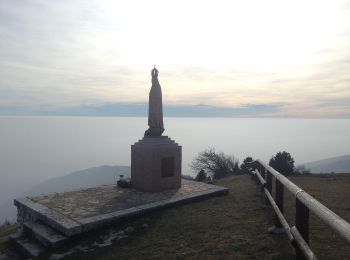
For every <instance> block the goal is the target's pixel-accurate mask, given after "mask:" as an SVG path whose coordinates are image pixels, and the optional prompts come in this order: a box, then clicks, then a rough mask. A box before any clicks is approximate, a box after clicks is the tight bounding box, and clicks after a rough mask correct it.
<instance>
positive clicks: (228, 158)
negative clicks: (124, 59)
mask: <svg viewBox="0 0 350 260" xmlns="http://www.w3.org/2000/svg"><path fill="white" fill-rule="evenodd" d="M190 167H191V168H192V169H193V170H194V171H201V170H203V171H206V172H207V173H208V174H209V175H210V176H211V178H212V179H219V178H222V177H225V176H228V175H233V174H239V173H240V171H239V167H238V161H237V160H236V159H235V158H234V157H233V156H232V155H226V154H224V153H217V152H215V150H214V148H209V149H207V150H204V151H203V152H200V153H199V154H198V155H197V157H196V158H195V159H194V160H193V161H192V163H191V164H190Z"/></svg>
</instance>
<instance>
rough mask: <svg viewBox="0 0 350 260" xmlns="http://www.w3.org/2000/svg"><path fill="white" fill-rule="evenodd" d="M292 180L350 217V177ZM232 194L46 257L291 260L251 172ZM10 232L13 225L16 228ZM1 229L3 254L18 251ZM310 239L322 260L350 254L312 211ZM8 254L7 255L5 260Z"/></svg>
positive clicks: (289, 206)
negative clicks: (272, 228)
mask: <svg viewBox="0 0 350 260" xmlns="http://www.w3.org/2000/svg"><path fill="white" fill-rule="evenodd" d="M291 180H292V181H293V182H295V183H296V184H297V185H300V186H301V187H302V188H303V189H305V190H307V191H308V192H309V193H310V194H311V195H312V196H314V197H315V198H317V199H318V200H319V201H320V202H321V203H324V204H325V205H326V206H327V207H329V208H330V209H331V210H334V211H335V212H336V213H337V214H339V215H340V216H341V217H343V218H344V219H345V220H347V221H350V212H349V210H348V209H349V208H350V201H349V200H348V198H349V196H350V189H348V187H349V185H350V175H347V174H345V175H344V174H332V175H324V174H323V175H311V176H301V177H292V178H291ZM217 184H218V185H222V186H226V187H228V188H229V189H230V193H229V195H228V196H223V197H216V198H211V199H207V200H202V201H199V202H196V203H191V204H188V205H183V206H178V207H175V208H171V209H167V210H163V211H159V212H154V213H150V214H148V215H145V216H142V217H140V218H137V219H130V220H128V221H127V222H124V223H120V224H119V225H115V226H114V227H112V228H109V229H105V230H101V231H98V232H94V233H90V234H88V235H86V236H84V238H83V239H82V240H79V241H76V242H74V243H72V244H70V245H69V246H66V247H61V248H58V249H55V250H54V251H51V252H47V254H46V255H44V256H43V257H42V258H41V259H47V258H49V257H52V258H53V259H55V258H59V257H63V258H64V259H107V260H108V259H183V258H186V259H188V258H189V259H267V260H270V259H294V249H293V248H292V247H291V246H290V244H289V242H288V241H287V239H286V238H285V236H284V235H271V234H269V233H268V232H267V229H268V228H269V227H270V226H272V225H273V224H274V213H273V210H272V209H271V208H268V207H265V206H264V203H263V201H264V200H263V197H262V195H261V193H260V192H259V188H258V186H257V185H256V183H255V182H254V181H253V180H252V179H251V178H250V177H249V176H247V175H243V176H234V177H229V178H225V179H222V180H220V181H218V182H217ZM294 205H295V200H294V198H293V197H292V196H291V195H290V193H289V192H288V191H287V190H286V191H285V215H286V218H287V220H288V222H289V223H290V224H292V225H293V224H294V217H295V208H294ZM10 230H11V229H10ZM12 230H13V228H12ZM8 234H9V228H7V229H5V230H2V229H0V259H13V258H15V256H16V255H15V252H14V250H13V249H11V247H10V246H9V244H8V242H7V240H6V237H5V236H6V235H8ZM310 244H311V248H312V250H313V251H314V252H315V254H316V255H317V256H318V259H321V260H322V259H334V260H340V259H347V257H348V255H350V247H349V245H348V244H347V243H346V242H345V241H344V240H342V239H341V238H339V237H338V236H337V235H336V234H335V233H334V232H332V231H330V230H329V228H328V227H327V226H326V225H325V224H323V222H321V221H320V220H318V219H317V218H316V217H315V216H314V215H313V214H311V215H310ZM5 255H8V256H10V257H8V258H6V256H5Z"/></svg>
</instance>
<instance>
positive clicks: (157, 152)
mask: <svg viewBox="0 0 350 260" xmlns="http://www.w3.org/2000/svg"><path fill="white" fill-rule="evenodd" d="M158 74H159V71H158V70H157V69H156V68H155V67H154V68H153V70H152V71H151V76H152V87H151V90H150V92H149V105H148V126H149V128H148V130H146V131H145V134H144V137H143V138H142V139H141V140H139V141H138V142H136V143H135V144H134V145H132V146H131V184H132V187H133V188H135V189H138V190H141V191H148V192H159V191H162V190H168V189H178V188H180V187H181V156H182V148H181V146H180V145H178V144H177V143H175V142H174V141H173V140H171V139H170V138H169V137H168V136H162V134H163V132H164V124H163V104H162V89H161V87H160V84H159V81H158Z"/></svg>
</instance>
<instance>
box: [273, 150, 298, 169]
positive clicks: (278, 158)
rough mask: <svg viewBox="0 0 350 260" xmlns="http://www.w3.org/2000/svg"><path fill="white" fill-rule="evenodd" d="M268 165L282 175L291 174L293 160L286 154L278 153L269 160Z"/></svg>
mask: <svg viewBox="0 0 350 260" xmlns="http://www.w3.org/2000/svg"><path fill="white" fill-rule="evenodd" d="M269 165H270V166H271V167H272V168H274V169H275V170H276V171H278V172H280V173H281V174H283V175H289V174H292V173H293V171H294V159H293V157H292V156H291V155H290V153H288V152H285V151H283V152H278V153H276V155H275V156H272V157H271V159H270V163H269Z"/></svg>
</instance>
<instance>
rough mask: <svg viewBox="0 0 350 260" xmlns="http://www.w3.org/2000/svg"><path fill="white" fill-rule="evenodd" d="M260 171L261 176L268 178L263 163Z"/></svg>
mask: <svg viewBox="0 0 350 260" xmlns="http://www.w3.org/2000/svg"><path fill="white" fill-rule="evenodd" d="M260 173H261V177H263V178H264V179H265V180H266V176H265V168H264V166H262V165H260Z"/></svg>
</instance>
